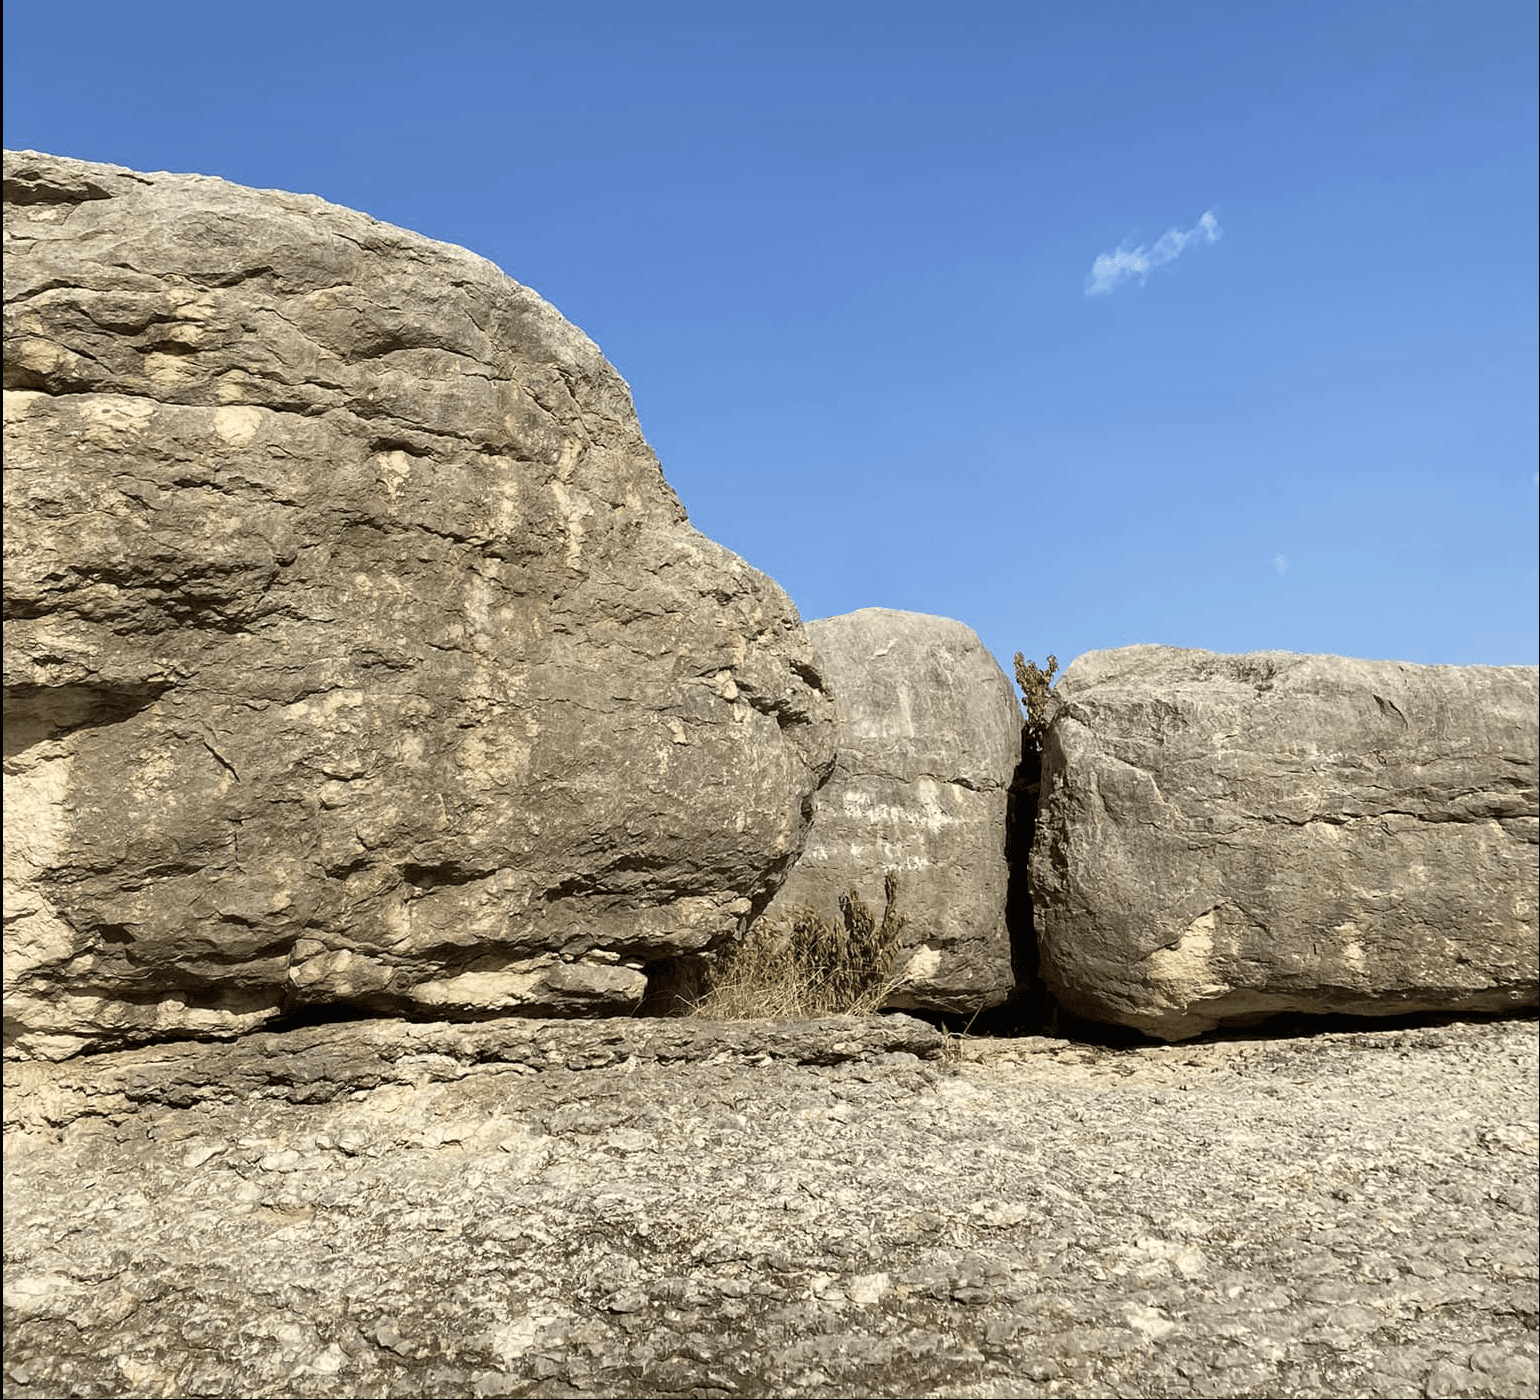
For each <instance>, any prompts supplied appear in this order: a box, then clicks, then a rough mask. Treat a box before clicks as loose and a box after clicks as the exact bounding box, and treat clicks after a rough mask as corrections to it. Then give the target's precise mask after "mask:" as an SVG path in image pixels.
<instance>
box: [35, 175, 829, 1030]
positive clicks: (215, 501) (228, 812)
mask: <svg viewBox="0 0 1540 1400" xmlns="http://www.w3.org/2000/svg"><path fill="white" fill-rule="evenodd" d="M5 161H6V165H5V171H6V174H5V180H6V185H5V188H6V200H7V204H6V213H5V219H6V224H5V228H6V239H7V243H6V367H5V385H6V394H5V422H6V430H5V431H6V439H5V450H6V467H7V470H6V487H5V597H6V617H7V622H6V636H5V683H6V731H7V760H6V826H5V833H6V838H5V839H6V884H7V904H8V913H7V919H8V923H7V930H8V932H7V945H6V961H7V979H8V980H7V998H8V1000H7V1012H6V1015H7V1026H8V1031H7V1035H8V1038H9V1043H10V1045H11V1052H12V1053H19V1054H22V1055H46V1056H59V1055H65V1054H69V1053H71V1052H73V1051H75V1050H78V1049H81V1048H85V1047H88V1046H102V1045H109V1044H130V1043H134V1042H136V1041H143V1040H147V1039H153V1038H158V1037H163V1036H171V1035H183V1036H185V1035H228V1034H233V1033H237V1032H240V1031H243V1030H246V1029H249V1028H251V1027H254V1026H257V1025H260V1024H261V1023H263V1022H264V1021H266V1020H268V1019H270V1018H272V1017H274V1016H276V1015H279V1014H281V1013H283V1012H285V1011H289V1010H293V1009H295V1008H297V1007H302V1006H307V1005H313V1004H317V1003H329V1002H348V1003H355V1004H358V1005H363V1006H367V1007H370V1008H372V1009H374V1010H376V1011H378V1012H384V1013H391V1014H404V1015H413V1014H429V1015H432V1016H434V1017H439V1018H442V1017H446V1016H447V1017H454V1016H472V1017H474V1016H484V1015H490V1014H499V1013H506V1012H519V1013H544V1014H570V1013H575V1012H577V1013H581V1012H602V1011H609V1010H616V1009H624V1008H625V1007H627V1006H631V1005H634V1004H635V1003H636V1002H637V1000H638V999H639V998H640V996H641V994H642V991H643V988H644V985H645V969H646V966H647V964H648V963H650V962H653V961H656V960H660V959H666V958H669V957H672V956H675V955H677V954H678V953H680V952H682V951H687V950H693V949H699V948H702V947H706V946H708V945H710V944H712V943H714V942H716V941H719V940H721V939H724V938H726V937H729V936H731V935H732V934H734V933H735V932H737V931H739V930H740V929H741V926H742V923H743V921H744V919H745V917H746V915H747V914H748V911H749V910H750V908H751V906H752V905H753V904H754V903H755V902H756V901H762V900H763V899H764V898H765V897H767V895H768V893H769V892H770V891H771V890H773V888H774V887H775V884H776V882H777V880H778V879H779V878H780V875H781V872H782V871H783V870H784V868H785V866H786V865H787V863H788V862H789V860H791V859H792V858H794V856H795V854H796V853H797V851H798V850H800V848H801V845H802V840H803V833H804V827H805V817H804V807H805V804H806V803H807V800H808V797H809V795H810V794H811V792H812V791H813V790H814V788H815V787H816V785H817V783H818V782H819V781H820V780H821V778H822V777H823V776H824V774H825V773H826V772H827V769H828V765H829V762H830V759H831V747H830V743H831V730H830V722H829V717H828V715H829V706H828V702H827V699H826V697H825V696H824V695H823V694H822V692H821V690H820V689H819V686H818V683H817V679H816V672H815V671H814V669H813V668H812V665H811V656H810V653H809V652H808V650H807V644H806V639H805V637H804V634H803V632H802V629H801V625H800V622H799V620H798V618H797V615H796V612H795V610H794V609H793V608H792V606H791V604H790V602H789V601H788V600H787V598H786V597H785V595H784V594H783V593H782V592H781V590H780V589H779V588H777V587H776V586H775V584H774V583H772V582H771V581H770V580H769V579H767V578H765V577H764V576H763V575H761V574H759V573H757V572H756V571H755V570H753V569H751V568H750V567H748V566H747V565H746V564H744V563H743V561H742V560H740V559H738V558H736V557H735V556H733V555H732V554H730V553H729V552H728V551H726V550H724V549H722V548H721V547H720V546H718V545H716V544H714V543H712V542H711V541H710V540H708V539H705V538H704V537H703V536H701V535H699V534H698V533H697V532H695V531H694V530H693V529H692V528H691V527H690V526H689V523H688V521H687V520H686V517H685V513H684V510H683V508H682V507H681V506H680V504H679V502H678V500H677V499H676V497H675V496H674V493H673V492H672V491H671V490H670V489H669V487H668V484H667V483H666V482H665V481H664V479H663V476H662V473H661V471H660V469H659V466H658V463H657V460H656V458H655V457H654V456H653V454H652V452H651V450H650V449H649V448H648V446H647V443H646V441H645V440H644V439H643V437H642V434H641V431H640V429H639V427H638V425H637V422H636V417H635V414H634V411H633V409H632V405H631V399H630V394H629V392H628V390H627V387H626V385H625V383H624V382H623V381H622V380H621V378H620V376H619V375H617V374H616V373H615V371H614V370H613V369H612V368H611V367H610V366H609V365H608V364H607V363H606V362H605V360H604V358H603V356H602V355H601V354H600V352H599V350H598V348H597V347H596V346H595V345H594V344H593V342H592V341H590V340H589V339H588V338H587V337H586V336H584V335H583V334H582V332H580V331H578V330H577V329H576V328H575V327H573V326H571V325H570V324H568V323H567V322H566V321H564V320H563V319H562V318H561V317H560V316H559V315H558V314H557V313H556V312H555V311H554V310H553V309H552V308H551V307H550V306H549V305H547V304H546V303H545V302H544V301H542V300H541V299H540V298H539V297H538V296H536V295H535V294H534V293H533V292H531V291H529V290H528V289H527V288H524V287H521V286H519V285H518V284H517V283H515V282H513V281H511V280H509V279H508V278H507V277H505V276H504V275H503V274H502V273H501V272H499V271H498V270H497V269H496V268H495V267H493V266H492V264H490V263H488V262H486V261H485V260H484V259H481V258H478V257H476V256H474V255H473V254H471V253H468V252H465V251H464V250H462V249H459V248H453V247H449V246H447V245H444V244H440V243H434V242H431V241H430V240H428V239H425V238H421V237H419V236H417V235H415V234H411V233H407V232H404V231H402V230H400V229H395V228H390V227H388V226H386V225H383V224H380V223H377V222H375V221H374V220H372V219H369V218H367V217H366V216H364V215H362V214H357V213H353V212H351V211H349V210H345V209H339V208H337V207H335V206H333V205H329V204H326V203H324V202H323V201H321V200H319V199H315V198H312V197H308V196H301V195H290V194H282V193H276V192H270V191H269V192H263V191H255V190H248V189H241V188H238V187H236V186H233V185H229V184H226V183H224V182H223V181H220V180H214V179H207V178H203V177H198V176H183V175H144V174H138V173H135V172H133V171H128V170H122V169H119V168H116V167H112V166H102V165H89V164H86V163H83V162H80V161H72V160H63V159H59V158H55V157H52V156H45V155H38V154H35V153H30V152H22V153H8V154H7V155H6V157H5Z"/></svg>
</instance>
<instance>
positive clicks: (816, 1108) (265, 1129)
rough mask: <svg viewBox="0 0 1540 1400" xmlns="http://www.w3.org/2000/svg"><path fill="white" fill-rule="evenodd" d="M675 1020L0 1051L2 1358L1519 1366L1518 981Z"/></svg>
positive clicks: (276, 1372)
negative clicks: (996, 1026)
mask: <svg viewBox="0 0 1540 1400" xmlns="http://www.w3.org/2000/svg"><path fill="white" fill-rule="evenodd" d="M873 1025H874V1026H876V1027H877V1028H878V1029H876V1030H868V1029H864V1028H863V1027H866V1026H873ZM683 1026H684V1023H679V1022H671V1023H658V1022H652V1023H646V1022H642V1021H637V1020H630V1021H614V1022H610V1021H603V1022H595V1023H592V1024H590V1023H585V1022H572V1021H569V1022H567V1023H565V1024H564V1025H550V1024H544V1025H539V1026H530V1027H527V1028H523V1029H522V1030H521V1029H519V1028H506V1027H492V1026H488V1027H464V1026H461V1027H442V1026H436V1027H399V1026H397V1027H383V1026H373V1025H364V1026H335V1027H316V1028H312V1029H311V1030H309V1031H306V1032H304V1033H303V1034H302V1035H300V1036H298V1037H297V1039H296V1044H295V1059H296V1061H297V1062H298V1063H299V1064H300V1066H301V1069H300V1074H299V1076H298V1078H297V1080H296V1077H295V1076H291V1075H289V1074H288V1072H287V1069H288V1065H289V1060H288V1058H287V1057H286V1056H285V1055H283V1054H282V1053H280V1052H279V1047H278V1045H277V1044H276V1042H280V1041H281V1040H282V1037H280V1036H277V1035H268V1034H261V1035H257V1036H253V1037H249V1038H247V1039H243V1040H242V1041H240V1042H238V1043H236V1044H235V1045H232V1046H230V1047H228V1048H224V1049H218V1048H214V1047H207V1046H179V1047H173V1046H165V1047H154V1048H145V1049H139V1050H134V1051H127V1052H121V1053H107V1054H103V1055H98V1056H92V1057H90V1058H89V1060H76V1061H71V1062H68V1063H65V1064H61V1065H52V1064H39V1063H34V1064H28V1065H14V1066H8V1067H7V1078H8V1080H9V1081H10V1082H9V1083H8V1086H7V1095H6V1102H7V1106H8V1108H10V1109H12V1110H13V1112H15V1113H16V1114H17V1116H18V1117H21V1118H23V1119H26V1120H27V1122H28V1124H29V1126H26V1127H22V1128H17V1129H15V1130H12V1131H10V1132H8V1133H7V1135H6V1140H5V1150H6V1191H5V1197H4V1211H5V1219H4V1228H5V1245H6V1261H5V1280H4V1282H5V1303H6V1319H5V1320H6V1326H5V1353H4V1365H5V1378H6V1394H7V1395H8V1396H14V1397H16V1400H49V1398H50V1397H55V1396H60V1395H77V1396H100V1397H106V1396H122V1397H144V1396H190V1395H199V1396H229V1397H248V1396H273V1397H321V1396H336V1397H348V1396H401V1397H438V1396H443V1397H466V1396H502V1395H507V1396H596V1397H597V1396H635V1397H674V1396H678V1397H685V1396H713V1395H715V1396H732V1395H739V1396H782V1395H786V1396H826V1397H837V1396H849V1395H857V1396H923V1395H930V1396H978V1397H989V1398H990V1400H993V1397H997V1396H1022V1397H1038V1396H1042V1397H1051V1396H1061V1397H1082V1396H1083V1397H1101V1396H1109V1395H1122V1396H1194V1397H1196V1396H1221V1397H1237V1396H1252V1397H1267V1398H1268V1400H1286V1398H1288V1397H1300V1398H1301V1400H1318V1398H1319V1397H1323V1396H1332V1397H1335V1396H1342V1397H1386V1400H1390V1398H1391V1397H1407V1396H1435V1397H1442V1396H1450V1397H1454V1396H1470V1397H1506V1398H1508V1400H1518V1397H1533V1396H1535V1395H1536V1394H1537V1388H1536V1387H1537V1371H1536V1338H1535V1288H1536V1262H1537V1260H1536V1243H1537V1235H1536V1230H1535V1222H1536V1203H1535V1185H1536V1176H1535V1165H1536V1148H1537V1140H1536V1071H1537V1064H1540V1058H1537V1044H1536V1026H1535V1023H1534V1022H1533V1020H1528V1021H1510V1022H1506V1023H1503V1022H1498V1023H1489V1024H1458V1023H1457V1024H1452V1025H1444V1026H1425V1027H1422V1028H1417V1029H1394V1030H1392V1029H1384V1030H1376V1031H1371V1032H1365V1031H1361V1030H1359V1031H1353V1032H1336V1033H1330V1034H1321V1035H1317V1036H1313V1037H1308V1038H1305V1037H1281V1038H1277V1039H1272V1040H1252V1041H1245V1040H1242V1041H1232V1042H1229V1043H1223V1042H1220V1043H1209V1044H1186V1045H1180V1046H1151V1047H1148V1048H1144V1049H1140V1050H1136V1051H1122V1052H1120V1051H1112V1050H1104V1049H1097V1048H1094V1047H1089V1046H1077V1045H1074V1044H1072V1043H1069V1042H1065V1041H1060V1040H1050V1039H1029V1040H1022V1041H1016V1042H1010V1041H1005V1042H994V1043H988V1044H981V1043H978V1042H969V1041H962V1042H952V1045H951V1049H950V1050H949V1052H948V1057H947V1058H937V1056H938V1053H939V1048H940V1046H939V1042H940V1037H939V1036H937V1035H936V1034H935V1033H934V1032H931V1031H929V1030H928V1029H926V1028H924V1027H916V1026H915V1025H914V1023H913V1022H908V1023H902V1022H900V1023H899V1024H896V1025H895V1024H894V1022H893V1021H892V1020H889V1019H888V1018H883V1019H882V1020H880V1021H878V1022H875V1023H861V1022H852V1021H844V1022H839V1021H829V1022H819V1023H816V1024H813V1025H807V1026H802V1027H776V1028H772V1027H764V1026H757V1027H756V1026H752V1025H740V1026H725V1027H722V1028H720V1030H718V1029H717V1028H714V1027H708V1028H696V1029H695V1030H693V1031H686V1030H685V1029H683ZM660 1027H661V1029H660ZM414 1036H415V1037H416V1039H415V1040H414V1039H413V1037H414ZM660 1036H661V1037H662V1038H661V1039H660V1038H659V1037H660ZM804 1037H805V1045H804V1044H803V1039H804ZM264 1042H274V1043H273V1044H269V1045H267V1046H266V1047H265V1048H264V1045H263V1043H264ZM328 1045H329V1046H330V1048H331V1051H332V1053H331V1054H330V1055H328V1054H327V1053H326V1050H327V1047H328ZM410 1045H415V1046H416V1051H417V1052H421V1053H403V1052H404V1051H407V1050H408V1049H409V1046H410ZM799 1047H800V1048H799ZM205 1053H212V1054H215V1055H216V1056H217V1057H219V1059H220V1061H221V1063H220V1064H219V1066H218V1071H217V1073H216V1075H215V1076H214V1077H212V1078H210V1077H209V1076H208V1075H206V1074H205V1073H204V1072H203V1071H202V1070H201V1069H200V1068H199V1066H198V1060H199V1059H200V1058H201V1057H202V1056H203V1055H204V1054H205ZM237 1061H241V1062H243V1063H244V1065H245V1068H244V1069H237V1067H236V1062H237ZM328 1062H331V1063H334V1064H336V1065H337V1066H338V1070H337V1072H336V1073H335V1075H333V1076H330V1077H328V1076H327V1074H326V1073H325V1069H324V1066H325V1065H326V1064H327V1063H328ZM369 1064H373V1065H375V1066H376V1067H377V1068H378V1070H380V1071H381V1074H380V1078H379V1079H378V1081H377V1082H376V1083H374V1084H373V1085H372V1086H371V1085H369V1084H368V1083H367V1082H366V1081H365V1079H363V1078H361V1076H360V1071H361V1069H362V1068H363V1067H364V1066H366V1065H369ZM91 1066H94V1067H96V1069H97V1070H98V1075H97V1076H93V1075H91V1074H88V1073H86V1071H87V1069H88V1067H91ZM221 1078H223V1079H224V1080H225V1084H226V1091H225V1092H224V1093H223V1094H222V1095H221V1094H219V1093H214V1092H203V1090H204V1089H210V1088H212V1087H214V1086H216V1085H217V1084H218V1083H219V1082H220V1079H221ZM22 1081H25V1084H26V1087H22ZM49 1084H52V1085H54V1086H55V1087H56V1088H57V1089H58V1090H59V1091H60V1092H58V1093H57V1094H56V1095H55V1096H54V1097H53V1098H52V1100H51V1102H48V1103H47V1106H46V1112H44V1113H42V1114H37V1113H34V1112H33V1110H34V1109H35V1108H38V1107H41V1106H43V1105H44V1102H45V1101H46V1100H47V1099H48V1088H47V1086H48V1085H49ZM200 1086H201V1088H200ZM194 1091H196V1092H194Z"/></svg>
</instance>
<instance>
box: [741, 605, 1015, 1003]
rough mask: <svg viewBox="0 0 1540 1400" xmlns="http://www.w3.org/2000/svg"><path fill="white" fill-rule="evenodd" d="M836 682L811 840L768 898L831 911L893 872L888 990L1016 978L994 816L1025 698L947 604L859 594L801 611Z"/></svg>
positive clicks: (925, 997) (979, 985)
mask: <svg viewBox="0 0 1540 1400" xmlns="http://www.w3.org/2000/svg"><path fill="white" fill-rule="evenodd" d="M807 631H808V636H809V638H810V639H811V641H812V644H813V650H814V652H815V654H816V656H817V659H818V666H819V670H820V672H821V673H822V675H823V676H824V677H825V679H826V680H827V682H828V684H829V686H830V688H831V689H832V691H833V694H834V708H835V714H836V716H837V727H838V728H837V732H838V738H837V741H836V743H837V747H838V757H837V759H836V761H835V767H834V775H833V777H831V778H830V780H829V782H828V783H827V784H826V785H825V786H824V787H823V788H821V789H820V790H819V792H818V794H817V796H816V797H815V798H814V801H813V825H812V830H811V832H810V833H809V836H808V840H807V846H806V848H805V849H804V851H803V853H802V856H801V858H800V859H799V860H798V862H797V864H796V865H795V866H794V867H793V868H792V871H791V874H790V876H789V877H788V879H787V881H786V883H785V885H783V886H782V888H781V891H780V893H779V894H778V895H777V896H776V898H775V900H774V901H773V902H772V904H771V905H770V907H769V910H768V911H767V917H769V918H776V917H779V916H781V915H783V914H784V913H785V912H786V911H787V910H789V909H790V908H792V907H794V906H796V905H811V906H813V907H815V908H817V909H819V910H820V911H822V912H823V913H824V914H825V915H826V916H828V917H829V918H831V919H837V917H838V915H837V912H836V911H837V909H838V901H839V897H840V896H841V895H842V894H844V893H845V892H846V891H847V890H850V889H856V890H858V891H859V892H860V894H861V898H862V899H863V900H864V902H865V903H866V904H868V905H869V906H870V907H871V908H872V910H873V912H874V913H879V914H880V912H881V910H882V907H883V876H884V873H885V872H886V871H888V870H895V871H897V872H898V876H899V882H900V883H899V896H898V907H899V909H900V911H901V912H903V913H905V914H907V915H908V920H909V922H908V925H907V926H906V928H905V930H904V941H903V946H902V949H901V951H900V954H899V958H898V962H897V967H898V968H899V969H900V970H901V971H902V972H903V975H904V980H903V982H902V983H901V984H900V986H899V987H898V988H897V990H896V991H895V992H894V993H893V995H892V996H891V997H890V998H889V999H888V1002H887V1004H888V1005H889V1006H895V1007H908V1008H913V1009H920V1010H932V1011H951V1012H963V1013H968V1012H972V1011H977V1010H980V1009H983V1008H985V1007H989V1006H994V1005H997V1004H999V1003H1000V1002H1002V1001H1004V1000H1005V998H1006V997H1007V996H1008V995H1009V993H1010V991H1011V987H1012V984H1013V975H1012V965H1011V944H1010V934H1009V931H1008V929H1007V927H1006V917H1005V913H1006V887H1007V884H1008V882H1009V878H1010V867H1009V861H1008V859H1007V852H1006V841H1007V832H1006V815H1007V805H1008V798H1009V794H1010V786H1011V781H1012V779H1013V777H1014V775H1015V772H1016V766H1017V764H1018V763H1019V762H1020V760H1021V729H1022V721H1021V709H1020V706H1019V705H1018V704H1017V701H1016V696H1015V692H1014V691H1013V690H1012V688H1011V683H1010V681H1009V680H1007V679H1006V676H1005V673H1004V672H1003V671H1001V669H1000V667H999V665H998V663H997V662H996V661H995V659H994V657H993V656H991V655H990V653H989V651H988V650H987V649H986V648H985V646H984V644H983V643H982V642H981V641H980V640H979V639H978V637H977V636H976V635H975V634H974V632H973V631H972V629H971V628H968V627H966V626H964V625H963V624H962V623H960V622H954V621H952V620H951V619H950V618H944V617H931V616H927V615H925V614H923V613H911V612H897V611H894V610H893V609H890V608H863V609H862V610H861V611H860V612H854V613H848V614H846V615H844V616H842V617H828V618H823V619H820V620H818V621H816V622H810V623H808V624H807Z"/></svg>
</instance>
